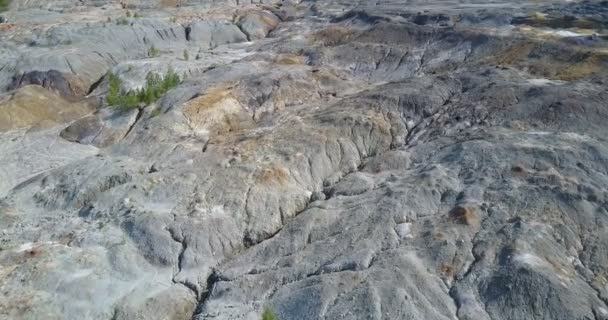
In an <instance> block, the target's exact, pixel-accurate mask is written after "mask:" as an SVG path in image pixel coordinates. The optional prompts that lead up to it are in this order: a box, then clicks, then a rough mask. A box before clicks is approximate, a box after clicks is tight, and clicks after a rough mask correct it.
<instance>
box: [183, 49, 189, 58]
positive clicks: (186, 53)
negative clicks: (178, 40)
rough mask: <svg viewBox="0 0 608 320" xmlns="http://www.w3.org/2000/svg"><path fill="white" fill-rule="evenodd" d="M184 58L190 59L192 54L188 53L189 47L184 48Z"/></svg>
mask: <svg viewBox="0 0 608 320" xmlns="http://www.w3.org/2000/svg"><path fill="white" fill-rule="evenodd" d="M184 60H186V61H188V60H190V54H188V50H187V49H184Z"/></svg>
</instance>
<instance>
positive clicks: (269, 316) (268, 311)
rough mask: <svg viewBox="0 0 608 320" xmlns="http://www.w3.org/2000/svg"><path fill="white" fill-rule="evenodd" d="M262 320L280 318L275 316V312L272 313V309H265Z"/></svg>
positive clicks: (276, 319)
mask: <svg viewBox="0 0 608 320" xmlns="http://www.w3.org/2000/svg"><path fill="white" fill-rule="evenodd" d="M262 320H278V318H277V316H276V315H275V314H274V311H272V309H270V308H265V309H264V311H263V312H262Z"/></svg>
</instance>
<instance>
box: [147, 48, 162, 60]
mask: <svg viewBox="0 0 608 320" xmlns="http://www.w3.org/2000/svg"><path fill="white" fill-rule="evenodd" d="M158 56H160V50H158V49H157V48H156V47H155V46H154V45H152V46H151V47H150V48H149V49H148V57H151V58H154V57H158Z"/></svg>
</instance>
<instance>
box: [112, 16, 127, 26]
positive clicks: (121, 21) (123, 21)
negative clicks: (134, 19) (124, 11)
mask: <svg viewBox="0 0 608 320" xmlns="http://www.w3.org/2000/svg"><path fill="white" fill-rule="evenodd" d="M115 22H116V24H117V25H119V26H126V25H128V24H129V20H128V19H127V18H125V17H120V18H118V19H116V21H115Z"/></svg>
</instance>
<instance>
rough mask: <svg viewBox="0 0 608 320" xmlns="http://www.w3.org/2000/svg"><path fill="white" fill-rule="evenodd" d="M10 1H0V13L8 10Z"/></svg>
mask: <svg viewBox="0 0 608 320" xmlns="http://www.w3.org/2000/svg"><path fill="white" fill-rule="evenodd" d="M9 4H10V0H0V12H3V11H6V10H8V5H9Z"/></svg>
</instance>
